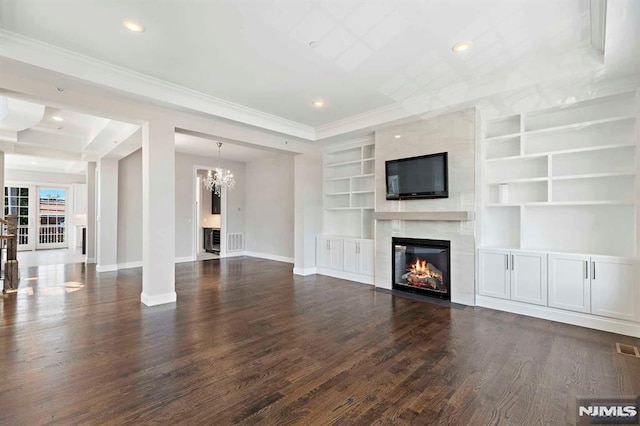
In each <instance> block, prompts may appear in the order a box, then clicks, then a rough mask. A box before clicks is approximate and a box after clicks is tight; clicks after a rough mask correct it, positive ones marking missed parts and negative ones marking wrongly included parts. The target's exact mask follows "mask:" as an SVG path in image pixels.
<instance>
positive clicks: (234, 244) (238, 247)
mask: <svg viewBox="0 0 640 426" xmlns="http://www.w3.org/2000/svg"><path fill="white" fill-rule="evenodd" d="M242 250H244V234H243V233H241V232H236V233H233V234H227V251H242Z"/></svg>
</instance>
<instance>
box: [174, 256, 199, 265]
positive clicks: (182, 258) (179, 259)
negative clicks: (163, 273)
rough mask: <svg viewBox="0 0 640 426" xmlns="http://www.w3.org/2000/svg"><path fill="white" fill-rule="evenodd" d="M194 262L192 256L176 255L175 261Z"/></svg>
mask: <svg viewBox="0 0 640 426" xmlns="http://www.w3.org/2000/svg"><path fill="white" fill-rule="evenodd" d="M186 262H195V259H194V258H193V256H185V257H176V263H186Z"/></svg>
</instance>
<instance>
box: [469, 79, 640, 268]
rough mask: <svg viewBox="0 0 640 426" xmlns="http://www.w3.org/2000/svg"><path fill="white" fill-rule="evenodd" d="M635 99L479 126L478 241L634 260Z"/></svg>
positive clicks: (619, 97)
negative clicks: (479, 227) (501, 194)
mask: <svg viewBox="0 0 640 426" xmlns="http://www.w3.org/2000/svg"><path fill="white" fill-rule="evenodd" d="M639 99H640V98H639V96H638V94H637V93H636V91H631V92H625V93H619V94H614V95H610V96H605V97H601V98H597V99H590V100H586V101H582V102H576V103H574V104H572V105H568V106H562V107H556V108H549V109H546V110H541V111H533V112H527V113H523V114H517V115H511V116H508V117H504V118H498V119H495V120H491V121H488V122H485V125H484V128H483V133H482V135H483V142H482V149H481V152H482V160H481V163H482V164H481V169H482V190H481V199H482V201H481V205H482V214H481V222H480V223H481V225H480V226H481V232H480V235H481V241H480V246H482V247H492V248H504V249H524V250H543V251H545V250H546V251H549V252H567V253H590V254H597V255H611V256H630V257H635V256H637V254H638V241H637V240H638V235H639V234H638V231H637V228H638V226H639V225H638V222H639V219H638V217H639V215H638V197H639V195H638V194H639V193H640V183H639V179H638V168H639V164H640V161H639V159H638V155H640V154H639V153H638V135H639V134H640V131H639V130H638V105H640V101H639ZM501 185H506V192H507V194H508V196H507V199H506V200H505V199H501V198H500V196H499V191H500V187H501ZM503 191H504V188H503ZM503 194H504V192H503ZM503 198H504V197H503Z"/></svg>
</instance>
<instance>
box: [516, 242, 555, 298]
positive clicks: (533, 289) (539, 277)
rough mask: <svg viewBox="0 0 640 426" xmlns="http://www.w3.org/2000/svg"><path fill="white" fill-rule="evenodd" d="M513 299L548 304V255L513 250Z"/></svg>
mask: <svg viewBox="0 0 640 426" xmlns="http://www.w3.org/2000/svg"><path fill="white" fill-rule="evenodd" d="M510 268H511V300H517V301H519V302H526V303H534V304H536V305H544V306H546V305H547V255H546V254H542V253H530V252H523V251H512V252H511V265H510Z"/></svg>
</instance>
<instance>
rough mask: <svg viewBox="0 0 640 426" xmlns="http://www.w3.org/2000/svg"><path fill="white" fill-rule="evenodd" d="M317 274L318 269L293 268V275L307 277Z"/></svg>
mask: <svg viewBox="0 0 640 426" xmlns="http://www.w3.org/2000/svg"><path fill="white" fill-rule="evenodd" d="M317 273H318V268H293V275H302V276H303V277H307V276H309V275H315V274H317Z"/></svg>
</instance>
